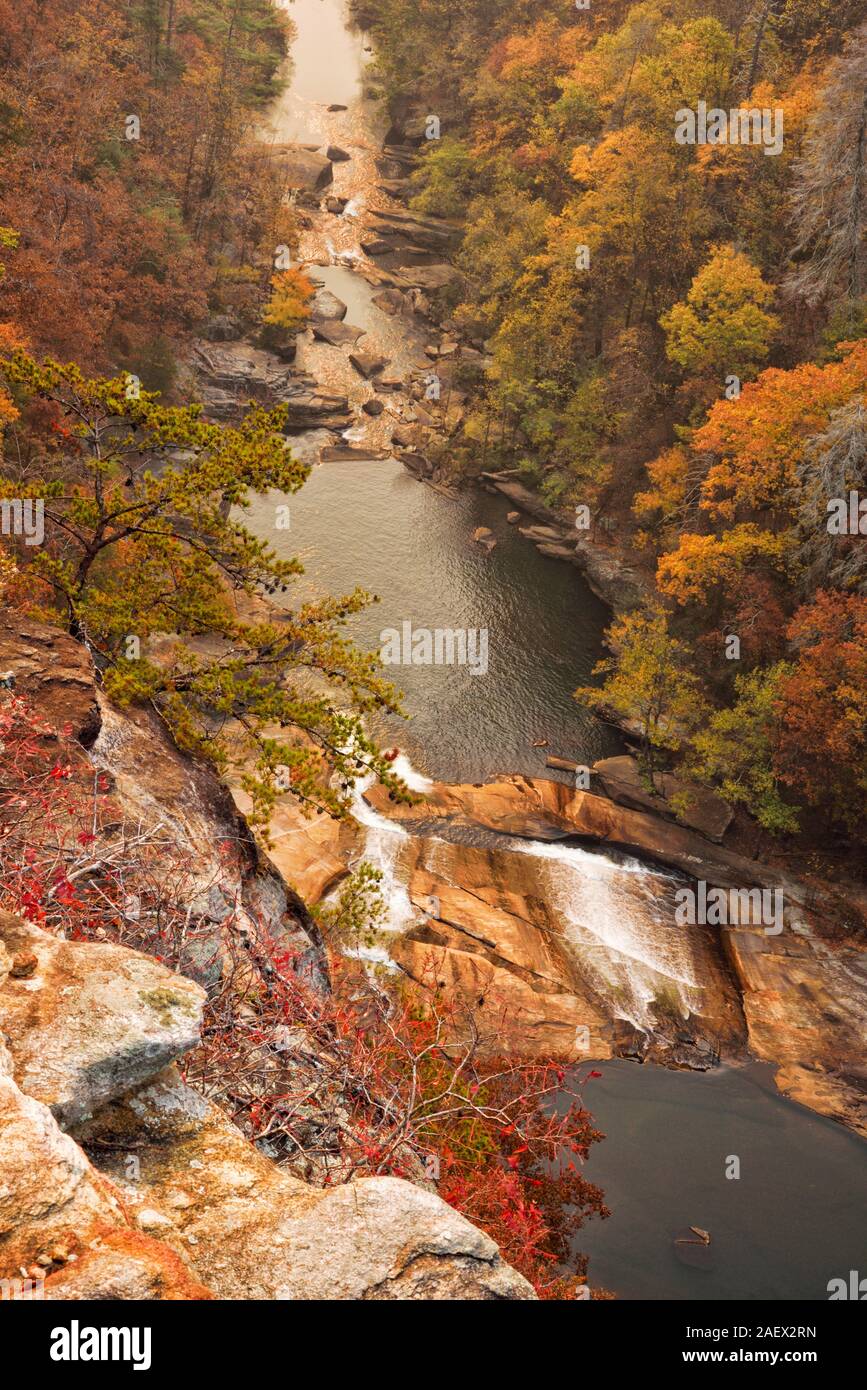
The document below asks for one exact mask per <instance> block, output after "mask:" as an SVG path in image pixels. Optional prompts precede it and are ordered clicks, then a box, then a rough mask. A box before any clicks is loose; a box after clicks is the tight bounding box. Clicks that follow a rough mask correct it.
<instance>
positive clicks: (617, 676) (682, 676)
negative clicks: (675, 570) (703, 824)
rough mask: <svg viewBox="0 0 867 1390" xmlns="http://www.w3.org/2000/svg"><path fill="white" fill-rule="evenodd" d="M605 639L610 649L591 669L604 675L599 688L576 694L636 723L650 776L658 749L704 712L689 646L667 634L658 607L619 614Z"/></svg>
mask: <svg viewBox="0 0 867 1390" xmlns="http://www.w3.org/2000/svg"><path fill="white" fill-rule="evenodd" d="M606 641H607V643H608V645H609V647H610V648H611V650H612V653H613V654H612V656H611V657H608V658H606V659H605V660H603V661H600V662H599V663H598V665H597V666H596V667H595V668H594V671H593V674H594V675H604V676H605V677H606V680H605V681H604V683H603V685H602V687H601V689H600V688H597V687H595V686H582V687H580V688H579V689H578V690H576V691H575V698H576V700H578V701H580V703H581V704H584V705H589V706H590V707H591V708H599V707H600V706H603V707H604V706H606V705H607V706H610V708H611V709H613V710H614V711H615V713H616V714H617V715H618V716H619V717H621V718H622V719H626V720H632V721H634V722H635V723H636V724H637V725H638V727H639V730H640V735H641V757H640V761H641V765H642V770H643V772H644V774H645V776H646V777H647V778H648V779H652V776H653V772H654V770H655V768H656V762H657V752H658V750H659V749H670V750H677V749H679V748H680V747H682V745H683V744H684V742H685V741H686V738H687V736H688V734H689V733H690V731H691V730H692V729H693V728H694V727H695V726H696V724H698V723H699V722H700V720H701V718H702V715H703V710H704V707H705V702H704V698H703V695H702V691H701V686H700V683H699V680H698V677H697V675H696V673H695V671H694V670H692V669H691V665H692V662H691V657H690V652H689V648H688V646H687V645H686V643H685V642H682V641H680V640H679V639H678V638H676V637H673V636H672V635H671V633H670V632H669V630H668V622H667V619H666V615H665V612H664V610H663V609H662V608H660V607H656V608H649V609H644V610H640V611H638V612H636V613H629V614H627V615H626V616H625V617H622V618H619V619H618V620H617V622H616V623H614V624H613V625H612V627H610V628H609V629H608V632H607V634H606Z"/></svg>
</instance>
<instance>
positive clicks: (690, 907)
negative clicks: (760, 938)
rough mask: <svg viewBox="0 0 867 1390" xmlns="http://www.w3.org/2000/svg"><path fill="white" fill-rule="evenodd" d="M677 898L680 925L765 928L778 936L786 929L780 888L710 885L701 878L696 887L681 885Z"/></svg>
mask: <svg viewBox="0 0 867 1390" xmlns="http://www.w3.org/2000/svg"><path fill="white" fill-rule="evenodd" d="M675 901H676V903H677V908H676V910H675V914H674V920H675V921H676V922H677V924H678V926H679V927H684V926H690V927H694V926H697V925H699V924H701V925H702V926H709V927H763V928H764V932H765V936H779V935H780V932H781V931H782V930H783V924H784V911H785V909H784V904H783V892H782V889H780V888H729V889H726V888H709V887H708V885H707V884H706V883H705V882H704V880H703V879H699V881H698V882H697V883H696V886H695V888H679V889H678V890H677V892H676V893H675Z"/></svg>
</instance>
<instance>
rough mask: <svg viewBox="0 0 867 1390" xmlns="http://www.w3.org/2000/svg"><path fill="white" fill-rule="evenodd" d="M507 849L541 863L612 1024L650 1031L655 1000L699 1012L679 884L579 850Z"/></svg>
mask: <svg viewBox="0 0 867 1390" xmlns="http://www.w3.org/2000/svg"><path fill="white" fill-rule="evenodd" d="M506 847H507V848H509V849H510V850H512V851H514V852H515V853H519V854H529V855H532V856H533V858H534V859H536V860H538V861H539V863H540V880H541V883H542V888H543V895H544V898H545V901H546V902H547V903H548V904H549V906H550V908H551V910H552V912H553V913H554V914H555V915H556V916H557V917H559V919H560V921H561V923H562V927H563V931H564V935H565V939H566V942H567V944H568V947H569V950H570V951H571V953H572V954H573V956H574V957H575V959H576V961H577V962H578V964H579V966H580V969H581V972H582V974H583V975H584V976H585V978H586V979H587V980H588V982H589V983H590V984H591V985H592V986H593V988H594V989H595V990H596V991H597V993H598V994H599V995H600V997H602V998H603V999H605V1000H606V1001H607V1002H608V1004H609V1006H610V1010H611V1014H612V1016H614V1017H619V1018H623V1019H625V1020H626V1021H627V1022H629V1023H631V1024H633V1025H634V1026H635V1027H636V1028H641V1029H643V1030H645V1031H647V1030H649V1029H651V1028H652V1027H653V1013H652V1009H651V1005H652V1004H653V1002H654V1000H656V1001H657V1002H658V1003H662V1004H663V1005H664V1006H667V1007H668V1008H669V1009H674V1010H676V1011H677V1012H679V1013H680V1014H681V1015H682V1016H683V1017H684V1018H685V1017H686V1016H687V1014H688V1013H690V1012H700V1010H701V985H700V983H699V981H698V979H697V978H696V972H695V961H694V956H693V951H692V949H691V943H690V940H689V937H688V934H687V932H686V931H685V930H684V929H683V928H682V927H679V926H678V925H677V924H676V922H675V920H674V889H675V886H676V884H677V883H678V881H679V880H677V879H675V878H673V877H672V876H671V875H669V874H665V873H662V872H659V871H655V870H652V869H648V868H647V867H646V866H645V865H643V864H640V863H639V862H638V861H637V860H628V861H626V862H625V863H617V862H615V861H614V860H612V859H608V858H606V857H605V856H604V855H603V854H593V853H591V852H589V851H588V850H584V849H580V848H578V847H577V846H569V845H557V844H545V843H539V842H535V841H526V840H516V841H511V842H510V844H509V845H508V846H504V848H506Z"/></svg>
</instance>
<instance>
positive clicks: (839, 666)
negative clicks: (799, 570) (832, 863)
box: [777, 590, 867, 836]
mask: <svg viewBox="0 0 867 1390" xmlns="http://www.w3.org/2000/svg"><path fill="white" fill-rule="evenodd" d="M787 636H788V638H789V641H790V643H791V644H792V647H793V649H794V652H795V660H794V668H793V669H792V670H791V671H790V672H789V673H788V674H787V675H786V677H785V679H784V680H783V681H782V682H781V684H780V688H779V695H778V717H779V721H780V734H779V749H778V753H777V767H778V774H779V777H780V779H781V781H782V782H784V783H785V785H786V786H787V787H789V788H791V789H792V793H793V795H794V796H795V797H796V798H797V799H798V800H803V801H805V802H806V803H807V804H808V805H810V806H813V807H815V808H817V809H818V810H820V811H821V812H823V813H824V815H825V817H826V820H827V822H828V823H830V824H839V825H842V826H843V827H844V828H845V829H847V830H848V831H849V832H851V833H852V834H858V835H861V836H863V834H864V802H865V797H867V598H865V597H863V596H861V595H856V594H841V593H834V592H833V591H829V590H822V591H820V592H819V593H818V594H817V595H816V596H815V598H814V599H813V601H812V602H811V603H809V604H805V605H804V606H803V607H802V608H799V609H798V611H797V613H796V614H795V616H794V617H793V619H792V621H791V623H790V625H789V629H788V633H787Z"/></svg>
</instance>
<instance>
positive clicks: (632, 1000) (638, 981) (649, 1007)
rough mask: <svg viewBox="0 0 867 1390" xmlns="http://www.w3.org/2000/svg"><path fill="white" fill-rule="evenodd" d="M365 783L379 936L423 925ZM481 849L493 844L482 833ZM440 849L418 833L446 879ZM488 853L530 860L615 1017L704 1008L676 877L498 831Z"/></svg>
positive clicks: (542, 893)
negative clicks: (379, 900)
mask: <svg viewBox="0 0 867 1390" xmlns="http://www.w3.org/2000/svg"><path fill="white" fill-rule="evenodd" d="M394 766H395V771H396V772H397V773H398V774H399V775H400V776H401V777H402V778H403V780H404V781H405V782H406V784H407V785H408V786H409V787H410V788H411V790H413V791H417V792H425V791H427V790H428V789H429V788H430V787H431V786H432V785H433V783H432V782H431V780H430V779H429V778H427V777H425V776H424V775H423V774H421V773H419V772H417V771H416V769H415V768H413V767H412V765H411V763H410V762H409V760H408V759H407V758H406V757H405V756H404V755H402V754H401V755H400V757H399V758H398V759H397V760H396V761H395V765H394ZM371 780H372V779H371V778H367V779H365V780H364V781H363V782H359V783H358V784H357V786H356V789H355V795H354V799H353V807H352V814H353V816H354V817H355V819H356V821H358V823H359V824H360V825H362V826H363V827H364V828H365V831H366V836H365V842H364V848H363V850H362V851H361V854H360V856H359V858H361V859H365V860H367V862H368V863H370V864H372V865H373V866H374V868H376V869H378V870H379V871H380V873H381V874H382V888H381V892H382V897H383V901H384V903H385V906H386V917H385V921H384V923H383V926H382V930H383V931H384V932H390V933H394V932H401V931H405V930H406V929H407V928H408V927H410V926H411V925H413V924H414V923H417V922H418V921H419V919H420V914H419V911H418V909H417V908H416V907H414V906H413V904H412V902H411V901H410V897H409V893H408V891H407V887H406V872H405V870H404V869H403V866H402V865H401V851H402V849H403V848H404V847H405V846H406V844H407V840H408V838H409V835H410V832H409V831H407V830H406V829H405V828H404V827H403V826H402V825H401V824H400V823H399V822H396V821H391V820H389V819H388V818H387V817H386V816H383V815H381V814H380V813H379V812H377V811H375V810H374V809H373V808H372V807H371V806H369V805H368V803H367V802H366V801H365V799H364V792H365V790H366V788H367V787H368V786H369V785H370V782H371ZM484 843H485V845H486V846H490V836H489V835H488V836H485V837H484ZM445 844H446V842H445V841H444V840H441V839H439V838H438V837H436V836H432V835H431V836H425V862H426V866H427V868H428V869H429V871H430V872H432V873H434V874H440V876H441V877H443V879H444V880H446V881H449V873H448V867H447V864H441V863H440V862H438V861H440V860H441V859H447V856H446V855H445V854H440V853H438V850H440V849H442V850H445ZM495 849H496V852H499V853H508V854H522V855H526V856H528V857H529V858H532V859H533V860H534V861H535V864H536V871H537V874H538V896H539V897H540V899H541V900H542V901H543V902H545V903H546V904H547V906H548V908H549V910H550V913H551V917H552V919H553V921H554V923H555V924H556V925H557V926H559V928H560V930H561V931H562V934H563V941H564V944H565V946H566V948H567V950H568V951H569V952H570V954H571V955H572V956H573V958H574V960H575V962H576V964H577V966H578V969H579V971H580V973H581V974H582V976H583V977H584V979H585V980H586V981H587V983H588V984H589V985H590V987H591V988H592V989H593V990H594V992H595V993H596V994H597V995H598V996H599V998H600V1000H603V1001H604V1002H605V1004H606V1005H607V1007H608V1010H609V1012H610V1014H611V1016H612V1017H617V1018H622V1019H624V1020H625V1021H627V1022H628V1023H631V1024H632V1025H633V1026H634V1027H636V1028H639V1029H642V1030H643V1031H645V1032H647V1031H651V1030H652V1029H653V1027H654V1008H653V1006H654V1004H656V1006H657V1007H660V1006H661V1007H662V1008H663V1009H664V1010H665V1011H666V1012H668V1013H672V1012H673V1013H675V1014H680V1015H681V1016H682V1017H684V1018H686V1016H687V1015H688V1014H689V1013H691V1012H692V1013H699V1012H701V999H702V991H701V985H700V982H699V980H698V979H697V977H696V969H695V958H694V954H693V949H692V943H691V941H690V938H689V935H688V932H687V931H686V930H685V929H684V928H682V927H679V926H678V925H677V924H676V923H675V920H674V892H675V888H676V886H677V884H678V883H679V880H678V879H676V878H675V877H673V876H672V875H671V874H666V873H664V872H662V871H660V870H653V869H649V868H647V866H645V865H644V864H641V863H639V861H638V860H635V859H625V860H623V861H622V862H621V861H615V860H613V859H609V858H607V857H606V856H605V855H604V854H602V853H592V852H591V851H589V850H586V849H581V848H580V847H578V846H572V845H562V844H556V843H550V842H548V841H539V840H526V839H519V838H516V837H512V836H508V835H503V836H499V837H497V840H496V845H495ZM455 886H457V887H460V884H457V885H455ZM357 954H360V955H363V956H364V958H365V959H371V960H373V959H375V960H377V961H378V962H380V963H383V962H384V961H385V960H387V955H386V953H385V951H384V950H382V949H380V948H379V947H376V948H367V949H366V950H361V951H359V952H358V953H357Z"/></svg>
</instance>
